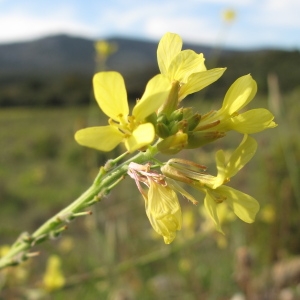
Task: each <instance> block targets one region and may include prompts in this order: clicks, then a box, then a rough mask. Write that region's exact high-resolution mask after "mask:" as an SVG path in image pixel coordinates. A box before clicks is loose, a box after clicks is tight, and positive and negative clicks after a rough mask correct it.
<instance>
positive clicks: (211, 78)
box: [179, 68, 226, 101]
mask: <svg viewBox="0 0 300 300" xmlns="http://www.w3.org/2000/svg"><path fill="white" fill-rule="evenodd" d="M225 70H226V68H215V69H211V70H207V71H203V72H197V73H193V74H191V75H190V76H189V78H188V81H187V83H186V84H184V85H183V86H182V87H181V88H180V91H179V101H181V100H182V99H184V98H185V97H186V96H187V95H190V94H193V93H195V92H198V91H200V90H202V89H203V88H205V87H207V86H208V85H210V84H212V83H213V82H215V81H216V80H218V79H219V78H220V77H221V76H222V75H223V73H224V72H225Z"/></svg>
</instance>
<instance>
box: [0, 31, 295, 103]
mask: <svg viewBox="0 0 300 300" xmlns="http://www.w3.org/2000/svg"><path fill="white" fill-rule="evenodd" d="M107 43H112V44H116V45H118V51H116V52H114V53H111V55H110V56H109V57H108V58H107V59H106V61H105V69H106V70H113V71H118V72H120V73H121V74H122V75H123V76H124V78H125V83H126V87H127V90H128V94H129V98H131V99H132V100H135V99H136V98H137V97H140V95H141V94H142V93H143V87H144V86H145V84H146V82H147V81H148V80H149V78H151V77H152V76H154V75H156V74H157V73H158V72H159V70H158V68H157V62H156V48H157V44H156V43H155V42H153V43H152V42H146V41H139V40H130V39H120V38H116V39H108V40H107ZM184 46H185V48H188V49H192V50H195V51H196V52H197V53H198V52H203V53H204V57H205V58H206V61H205V63H206V66H207V67H208V68H209V69H210V68H213V67H227V71H226V72H225V74H224V75H226V76H222V77H221V78H220V79H219V82H220V84H218V85H214V86H211V87H209V88H208V89H206V90H205V92H204V93H205V98H206V99H215V98H217V97H220V98H221V97H223V95H224V93H225V91H226V90H227V89H228V87H229V86H230V85H231V84H232V82H234V81H235V80H236V79H237V78H238V77H240V76H242V75H245V74H248V73H251V75H252V76H253V78H255V80H256V82H257V84H258V86H259V90H258V93H259V94H260V95H266V94H267V80H266V78H267V75H268V74H269V73H270V72H275V73H276V74H277V75H278V77H279V80H280V88H281V90H282V91H283V92H291V91H292V90H294V89H295V88H297V87H299V80H298V78H300V68H299V67H298V66H299V65H300V52H299V51H298V50H294V51H283V50H276V49H253V50H251V49H250V50H248V49H245V50H232V49H222V51H221V53H220V57H219V58H218V64H217V65H215V63H216V61H215V57H214V48H213V47H207V46H203V45H195V44H194V45H192V44H185V45H184ZM75 50H76V51H75ZM95 57H96V50H95V48H94V41H92V40H85V39H79V38H72V37H68V36H53V37H48V38H45V39H41V40H37V41H33V42H28V43H19V44H8V45H0V106H15V105H37V106H45V105H47V106H49V105H52V106H53V105H81V104H87V103H89V99H90V94H91V78H92V76H93V73H94V69H95V67H94V66H95V64H94V59H95Z"/></svg>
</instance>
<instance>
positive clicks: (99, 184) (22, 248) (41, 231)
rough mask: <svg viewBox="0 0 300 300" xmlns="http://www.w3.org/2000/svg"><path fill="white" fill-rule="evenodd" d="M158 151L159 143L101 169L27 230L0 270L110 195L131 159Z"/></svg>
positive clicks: (22, 258)
mask: <svg viewBox="0 0 300 300" xmlns="http://www.w3.org/2000/svg"><path fill="white" fill-rule="evenodd" d="M157 152H158V151H157V148H156V146H153V147H149V148H148V150H147V151H145V152H139V153H138V154H136V155H135V156H133V157H131V158H129V159H128V160H127V161H125V162H123V163H122V164H120V165H119V166H116V167H114V168H112V169H111V170H108V171H105V169H104V168H103V167H102V168H100V171H99V174H98V175H97V176H96V179H95V181H94V182H93V184H92V186H91V187H89V188H88V189H87V190H86V191H85V192H84V193H83V194H82V195H81V196H80V197H78V198H77V199H76V200H75V201H74V202H72V203H71V204H70V205H68V206H67V207H66V208H64V209H62V210H61V211H60V212H58V213H57V214H56V215H54V216H53V217H52V218H50V219H49V220H47V221H46V222H45V223H44V224H42V225H41V226H40V227H39V228H38V229H37V230H36V231H35V232H34V233H33V234H32V235H29V234H26V233H25V234H22V235H21V237H20V238H18V239H17V240H16V242H15V243H14V244H13V245H12V247H11V249H10V251H9V252H8V253H7V254H6V255H5V256H3V257H2V258H1V259H0V269H3V268H5V267H7V266H12V265H18V264H19V263H21V262H22V261H25V260H26V259H28V258H29V257H30V253H28V251H29V250H30V249H31V248H33V247H34V246H35V245H36V244H39V243H41V242H44V241H46V240H48V239H50V238H51V237H56V236H58V235H60V234H61V233H62V231H64V230H65V229H66V228H67V226H66V223H68V222H69V221H71V220H72V219H74V218H76V217H77V216H78V214H77V213H79V212H82V211H83V210H84V209H85V208H87V207H88V206H91V205H93V204H95V203H97V202H99V201H101V200H102V198H103V196H105V195H107V194H108V193H109V192H110V190H111V189H112V188H113V187H115V186H116V184H118V183H119V182H120V181H121V179H122V177H124V176H125V175H126V173H127V169H128V165H129V163H130V162H133V161H134V162H136V163H145V162H147V161H150V160H151V159H152V158H153V157H154V156H155V155H156V154H157ZM118 160H119V158H117V159H116V161H118ZM76 214H77V215H76Z"/></svg>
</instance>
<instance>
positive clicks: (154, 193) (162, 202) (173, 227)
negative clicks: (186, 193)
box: [145, 180, 182, 244]
mask: <svg viewBox="0 0 300 300" xmlns="http://www.w3.org/2000/svg"><path fill="white" fill-rule="evenodd" d="M145 208H146V214H147V216H148V218H149V221H150V223H151V225H152V227H153V229H154V230H155V231H156V232H157V233H159V234H160V235H162V236H163V238H164V241H165V243H166V244H170V243H171V242H172V241H173V240H174V238H175V236H176V231H177V230H180V229H181V225H182V215H181V208H180V205H179V202H178V198H177V195H176V193H175V192H174V191H173V190H172V189H170V188H169V187H165V186H162V185H160V184H157V183H155V182H154V181H152V180H150V188H149V192H148V199H147V200H146V202H145Z"/></svg>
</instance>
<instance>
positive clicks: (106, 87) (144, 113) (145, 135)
mask: <svg viewBox="0 0 300 300" xmlns="http://www.w3.org/2000/svg"><path fill="white" fill-rule="evenodd" d="M93 84H94V93H95V98H96V100H97V102H98V105H99V107H100V109H102V111H103V112H104V113H105V114H106V115H107V116H108V117H110V119H109V125H108V126H97V127H89V128H85V129H81V130H79V131H77V132H76V134H75V140H76V141H77V142H78V143H79V144H80V145H83V146H87V147H91V148H95V149H98V150H101V151H110V150H112V149H113V148H115V147H116V146H117V145H118V144H119V143H121V142H123V143H125V147H126V149H127V150H128V151H129V152H133V151H135V150H138V149H140V148H142V147H144V146H146V145H149V144H151V143H152V141H153V140H154V137H155V129H154V126H153V125H152V124H151V123H147V122H146V121H145V118H146V117H148V116H149V115H150V114H152V113H153V112H155V111H156V110H157V109H158V108H159V107H160V106H161V105H162V104H163V103H164V101H165V100H166V98H167V96H168V94H169V91H170V89H171V84H170V82H169V81H168V80H167V79H166V78H165V77H164V76H163V75H157V76H155V77H153V78H152V79H151V80H150V81H149V82H148V84H147V86H146V90H145V92H144V94H143V96H142V98H141V99H140V100H139V101H138V102H137V104H136V105H135V107H134V108H133V111H132V116H128V114H129V107H128V102H127V93H126V89H125V84H124V80H123V77H122V76H121V74H119V73H117V72H99V73H97V74H96V75H95V76H94V79H93Z"/></svg>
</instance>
